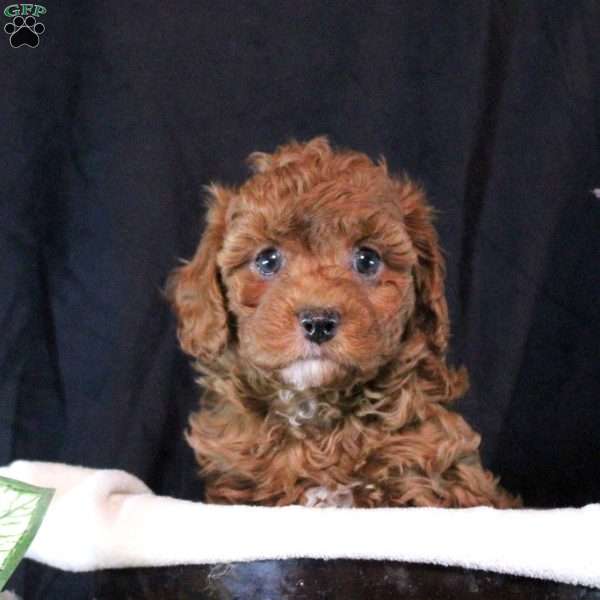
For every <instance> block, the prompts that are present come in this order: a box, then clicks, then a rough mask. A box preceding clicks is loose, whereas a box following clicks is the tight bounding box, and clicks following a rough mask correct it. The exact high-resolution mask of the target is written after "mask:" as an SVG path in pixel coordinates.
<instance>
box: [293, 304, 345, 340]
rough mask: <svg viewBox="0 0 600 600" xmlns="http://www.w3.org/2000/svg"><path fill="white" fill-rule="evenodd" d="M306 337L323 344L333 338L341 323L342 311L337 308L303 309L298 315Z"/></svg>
mask: <svg viewBox="0 0 600 600" xmlns="http://www.w3.org/2000/svg"><path fill="white" fill-rule="evenodd" d="M298 320H299V321H300V327H302V331H303V333H304V337H305V338H306V339H307V340H308V341H309V342H314V343H315V344H322V343H323V342H328V341H329V340H330V339H332V338H333V337H334V336H335V334H336V332H337V329H338V327H339V324H340V313H338V312H337V311H335V310H303V311H302V312H301V313H300V314H299V315H298Z"/></svg>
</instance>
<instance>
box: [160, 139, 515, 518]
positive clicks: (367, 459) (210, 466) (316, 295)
mask: <svg viewBox="0 0 600 600" xmlns="http://www.w3.org/2000/svg"><path fill="white" fill-rule="evenodd" d="M249 162H250V164H251V166H252V170H253V175H252V176H251V177H250V178H249V179H248V180H247V181H246V182H245V183H244V184H243V185H241V186H240V187H238V188H230V187H224V186H221V185H212V186H210V187H209V188H208V193H209V196H210V207H209V209H208V213H207V218H206V229H205V232H204V235H203V238H202V241H201V243H200V245H199V247H198V250H197V252H196V254H195V256H194V257H193V258H192V260H191V261H190V262H188V263H186V264H184V266H182V267H181V268H179V269H178V270H177V271H176V272H175V273H174V274H173V275H172V277H171V279H170V281H169V284H168V294H169V296H170V299H171V301H172V304H173V306H174V309H175V312H176V315H177V319H178V337H179V340H180V343H181V346H182V348H183V350H184V351H185V352H187V353H188V354H189V355H191V356H192V357H193V358H194V364H195V368H196V369H197V371H198V372H199V373H200V374H201V383H202V386H203V388H204V395H203V398H202V405H201V409H200V410H199V411H198V412H197V413H195V414H193V415H192V416H191V418H190V421H189V429H188V431H187V434H186V435H187V440H188V442H189V444H190V445H191V447H192V448H193V450H194V452H195V455H196V458H197V460H198V463H199V464H200V466H201V474H202V476H203V477H204V479H205V482H206V499H207V501H209V502H216V503H245V504H265V505H285V504H293V503H300V504H305V505H309V506H330V505H336V506H340V505H341V506H359V507H376V506H404V505H409V506H441V507H467V506H476V505H489V506H495V507H513V506H518V505H519V500H518V499H515V498H513V497H512V496H511V495H509V494H508V493H507V492H506V491H504V490H503V489H502V488H501V487H500V486H499V485H498V482H497V480H496V479H495V478H494V477H493V475H492V474H491V473H489V472H488V471H486V470H484V469H483V468H482V465H481V462H480V458H479V454H478V447H479V443H480V436H479V435H477V434H476V433H475V432H474V431H473V430H472V429H471V428H470V427H469V426H468V425H467V423H466V422H465V421H464V420H463V419H462V418H461V417H460V416H459V415H458V414H456V413H454V412H452V411H451V410H450V409H449V408H448V405H449V404H450V403H451V402H452V401H453V400H455V399H456V398H458V397H460V396H461V395H462V394H463V393H464V392H465V390H466V388H467V375H466V372H465V371H464V370H458V371H457V370H454V369H452V368H450V367H448V366H447V364H446V359H445V353H446V349H447V344H448V335H449V323H448V310H447V306H446V300H445V298H444V282H443V279H444V263H443V260H442V256H441V253H440V249H439V247H438V240H437V235H436V233H435V230H434V228H433V226H432V221H431V213H432V211H431V208H430V207H429V206H428V205H427V202H426V200H425V196H424V194H423V191H422V190H421V189H420V188H419V187H418V186H417V185H415V183H413V182H412V181H411V180H410V179H408V178H407V177H404V176H402V177H392V176H391V175H390V174H389V173H388V169H387V166H386V163H385V161H384V160H383V159H382V160H380V161H379V162H377V163H374V162H372V161H371V160H370V159H369V158H368V157H367V156H366V155H364V154H361V153H359V152H353V151H349V150H333V149H332V148H331V147H330V145H329V143H328V141H327V139H326V138H324V137H318V138H315V139H313V140H311V141H309V142H307V143H297V142H295V141H292V142H291V143H289V144H287V145H284V146H281V147H279V148H278V149H277V150H276V151H275V152H274V153H273V154H266V153H262V152H256V153H253V154H251V155H250V157H249Z"/></svg>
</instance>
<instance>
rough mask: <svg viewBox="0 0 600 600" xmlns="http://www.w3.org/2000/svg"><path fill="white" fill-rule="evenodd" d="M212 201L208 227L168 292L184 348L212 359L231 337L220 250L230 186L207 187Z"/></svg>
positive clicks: (175, 276)
mask: <svg viewBox="0 0 600 600" xmlns="http://www.w3.org/2000/svg"><path fill="white" fill-rule="evenodd" d="M207 190H208V192H209V200H210V205H209V208H208V212H207V214H206V227H205V229H204V233H203V235H202V239H201V241H200V245H199V246H198V249H197V250H196V254H195V255H194V257H193V258H192V260H191V261H189V262H187V263H186V264H184V265H183V266H182V267H180V268H179V269H177V270H176V271H175V272H174V273H173V274H172V275H171V276H170V278H169V280H168V282H167V296H168V298H169V300H170V301H171V304H172V306H173V308H174V310H175V314H176V316H177V321H178V324H177V325H178V327H177V336H178V338H179V342H180V344H181V347H182V349H183V350H184V351H185V352H187V353H188V354H190V355H191V356H193V357H195V358H197V359H199V360H200V361H201V362H204V363H208V362H211V361H212V360H213V359H214V358H215V357H216V356H217V355H218V354H219V353H220V352H221V350H222V349H223V348H224V346H225V344H226V343H227V338H228V328H227V311H226V308H225V298H224V296H223V292H222V290H221V281H220V274H219V268H218V266H217V254H218V253H219V250H220V249H221V247H222V245H223V238H224V235H225V217H226V209H227V205H228V202H229V198H230V197H231V195H232V192H231V191H230V190H227V189H225V188H223V187H221V186H217V185H211V186H209V187H208V188H207Z"/></svg>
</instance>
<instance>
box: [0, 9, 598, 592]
mask: <svg viewBox="0 0 600 600" xmlns="http://www.w3.org/2000/svg"><path fill="white" fill-rule="evenodd" d="M46 8H47V13H46V14H44V15H43V16H40V17H39V19H38V21H40V22H42V23H43V24H44V26H45V31H44V33H43V35H41V36H40V40H39V45H38V46H37V47H36V48H30V47H28V46H26V45H23V46H21V47H19V48H12V47H11V45H10V42H9V36H8V35H7V34H5V33H3V32H0V35H1V36H4V37H3V38H2V39H0V64H2V94H0V120H1V122H0V166H1V173H2V185H1V186H0V334H1V335H0V463H6V462H8V461H10V460H12V459H15V458H33V459H44V460H62V461H66V462H70V463H76V464H83V465H88V466H91V467H110V468H122V469H125V470H128V471H130V472H132V473H134V474H136V475H138V476H139V477H141V478H142V479H143V480H144V481H145V482H147V483H148V484H149V485H150V486H151V487H152V488H153V490H154V491H156V492H158V493H163V494H169V495H173V496H178V497H183V498H200V497H201V494H202V486H201V483H200V482H199V481H198V479H197V475H196V467H195V465H194V463H193V457H192V453H191V451H190V450H189V449H188V448H187V447H186V445H185V442H184V440H183V437H182V429H183V428H184V426H185V422H186V418H187V415H188V414H189V412H190V411H191V410H192V408H193V407H195V405H196V402H197V397H198V392H197V389H196V386H195V384H194V382H193V375H192V372H191V369H190V368H189V366H188V364H187V360H186V358H185V357H183V356H182V354H181V353H180V352H179V350H178V348H177V343H176V340H175V335H174V324H173V318H172V316H171V315H170V311H169V308H168V307H167V304H166V302H165V301H164V298H163V296H162V293H161V289H162V287H163V285H164V282H165V278H166V276H167V274H168V273H169V271H171V270H172V269H173V268H174V267H175V266H176V265H177V264H178V259H179V258H180V257H190V256H191V254H192V252H193V250H194V248H195V246H196V244H197V242H198V238H199V236H200V232H201V230H202V222H203V205H202V202H201V200H200V198H201V195H202V192H201V190H202V186H203V185H205V184H207V183H209V182H210V181H211V180H213V179H215V180H220V181H222V182H237V181H240V180H241V179H242V178H243V177H245V176H246V174H247V171H246V168H245V166H244V164H243V161H244V158H245V157H246V156H247V155H248V153H249V152H251V151H253V150H256V149H261V150H271V149H273V148H274V146H275V145H276V144H279V143H282V142H283V141H286V140H288V139H289V138H290V137H296V138H299V139H307V138H310V137H312V136H314V135H318V134H327V135H329V136H330V137H331V139H332V141H333V142H335V143H337V144H340V145H344V146H350V147H352V148H355V149H357V150H361V151H365V152H367V153H369V154H371V155H372V156H374V157H377V156H378V155H379V154H384V155H385V156H386V158H387V160H388V163H389V165H390V168H391V170H392V171H398V170H400V169H406V170H407V171H408V172H409V173H410V174H411V175H412V176H413V177H415V178H416V179H418V180H421V181H422V182H423V183H424V185H425V187H426V189H427V191H428V194H429V197H430V200H431V202H432V204H433V205H434V206H435V207H436V208H437V209H438V211H439V214H438V220H437V222H438V229H439V232H440V236H441V241H442V246H443V248H444V249H445V251H446V255H447V261H448V278H447V284H448V285H447V294H448V301H449V305H450V314H451V318H452V321H453V337H452V340H451V347H452V353H453V354H452V359H453V362H454V363H459V364H461V363H463V364H465V365H466V366H467V368H468V369H469V372H470V376H471V381H472V388H471V391H470V393H469V395H468V396H467V397H466V398H465V399H464V400H463V401H461V403H460V407H459V408H460V409H461V410H462V411H463V413H464V414H465V415H466V417H467V419H468V420H469V421H470V422H471V424H472V425H473V426H474V428H475V429H477V430H479V431H480V432H481V433H482V436H483V445H482V452H483V459H484V462H485V464H486V466H488V467H490V468H492V469H493V470H495V471H496V472H497V473H498V474H499V475H500V476H501V477H502V480H503V483H504V484H505V485H506V487H508V488H509V489H510V490H511V491H513V492H519V493H521V494H522V496H523V498H524V500H525V503H526V505H529V506H566V505H582V504H585V503H587V502H592V501H598V500H600V459H599V456H600V436H598V430H599V428H600V402H598V398H599V397H600V374H599V372H598V364H599V355H600V350H599V346H600V342H599V340H600V311H599V310H598V297H600V269H598V264H600V235H598V232H599V231H600V200H599V199H598V198H596V197H595V196H594V195H593V194H592V193H591V190H592V189H594V188H598V187H600V97H599V95H600V85H599V82H600V51H599V49H600V3H599V2H598V1H597V0H569V1H568V2H543V1H541V0H540V1H535V0H534V1H531V2H520V1H518V0H508V1H500V0H497V1H494V0H473V1H470V2H466V1H465V2H457V3H453V5H452V6H451V7H450V6H448V5H447V3H444V2H439V1H438V0H423V1H419V2H415V1H409V0H400V1H398V0H389V1H386V0H382V1H377V2H364V1H362V2H358V1H354V0H340V1H328V2H322V1H313V0H308V1H305V2H293V3H291V2H282V3H279V2H272V1H271V0H253V1H252V2H247V1H245V0H240V1H239V2H233V3H232V2H216V3H215V2H198V1H197V0H178V2H177V3H176V6H175V5H173V4H172V3H169V2H160V1H158V0H146V1H144V2H141V1H137V0H132V1H131V2H100V1H98V0H86V1H85V2H55V3H51V5H50V4H49V5H47V6H46ZM0 18H4V17H2V15H0ZM7 21H9V19H8V18H6V19H5V20H4V22H3V24H2V27H3V26H4V23H5V22H7ZM202 542H203V540H199V543H202ZM13 584H14V586H15V587H17V588H18V590H19V591H20V592H21V594H24V595H25V597H26V599H27V600H37V599H38V598H39V599H42V600H52V599H54V598H56V599H60V600H64V599H65V598H68V599H69V600H78V598H90V597H91V596H92V595H91V592H90V590H91V585H92V584H91V576H89V575H70V574H63V573H56V572H54V571H51V570H49V569H44V568H42V567H39V566H32V565H29V566H27V567H26V568H25V567H24V568H21V569H20V570H19V571H18V572H17V574H16V575H15V577H14V579H13Z"/></svg>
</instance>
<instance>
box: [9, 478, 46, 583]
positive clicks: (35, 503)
mask: <svg viewBox="0 0 600 600" xmlns="http://www.w3.org/2000/svg"><path fill="white" fill-rule="evenodd" d="M53 495H54V490H51V489H46V488H39V487H35V486H33V485H28V484H27V483H23V482H22V481H15V480H14V479H7V478H5V477H0V591H1V590H2V588H3V587H4V586H5V585H6V582H7V581H8V578H9V577H10V576H11V575H12V573H13V571H14V570H15V569H16V568H17V565H18V564H19V563H20V562H21V560H22V559H23V556H24V555H25V551H26V550H27V548H29V544H31V542H32V541H33V538H34V537H35V534H36V533H37V530H38V529H39V527H40V525H41V524H42V519H43V518H44V515H45V514H46V510H48V505H49V504H50V500H52V496H53Z"/></svg>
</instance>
